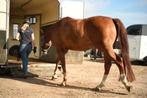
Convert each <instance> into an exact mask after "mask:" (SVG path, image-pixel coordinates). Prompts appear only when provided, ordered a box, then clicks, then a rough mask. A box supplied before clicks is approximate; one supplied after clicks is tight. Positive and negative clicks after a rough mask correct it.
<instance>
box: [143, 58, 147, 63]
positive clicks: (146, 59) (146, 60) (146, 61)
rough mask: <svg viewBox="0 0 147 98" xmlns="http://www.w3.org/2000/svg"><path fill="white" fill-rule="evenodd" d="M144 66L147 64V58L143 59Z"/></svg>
mask: <svg viewBox="0 0 147 98" xmlns="http://www.w3.org/2000/svg"><path fill="white" fill-rule="evenodd" d="M143 61H144V64H147V56H145V57H144V58H143Z"/></svg>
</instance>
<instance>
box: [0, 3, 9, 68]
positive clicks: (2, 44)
mask: <svg viewBox="0 0 147 98" xmlns="http://www.w3.org/2000/svg"><path fill="white" fill-rule="evenodd" d="M9 4H10V0H0V65H7V61H8V37H9V6H10V5H9Z"/></svg>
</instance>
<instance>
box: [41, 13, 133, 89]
mask: <svg viewBox="0 0 147 98" xmlns="http://www.w3.org/2000/svg"><path fill="white" fill-rule="evenodd" d="M44 34H45V39H44V40H45V44H44V47H43V49H47V47H48V43H49V41H52V43H53V44H54V46H55V47H56V50H57V54H58V56H57V61H56V65H58V63H59V61H61V66H62V69H63V82H62V85H64V86H65V85H66V81H67V78H66V62H65V54H66V53H67V51H68V50H69V49H70V50H77V51H85V50H87V49H90V48H95V49H99V50H100V51H103V52H104V60H105V64H104V69H105V71H104V76H103V79H102V81H101V83H100V84H99V85H98V86H97V87H96V89H98V90H99V89H100V88H102V87H103V86H104V83H105V81H106V78H107V76H108V74H109V71H110V67H111V61H114V62H115V63H116V65H117V67H118V69H119V72H120V79H119V80H120V81H121V82H122V83H123V84H124V86H125V87H126V89H127V90H128V91H130V88H131V86H130V85H129V84H128V82H132V81H133V80H135V75H134V73H133V70H132V68H131V63H130V60H129V51H128V40H127V32H126V29H125V27H124V26H123V24H122V22H121V21H120V20H119V19H112V18H110V17H104V16H95V17H90V18H86V19H73V18H70V17H65V18H63V19H61V20H59V21H58V22H56V23H54V24H52V25H50V26H48V27H46V28H45V29H44ZM117 38H119V39H120V44H121V53H122V57H120V56H119V55H117V54H116V53H115V52H114V50H113V44H114V42H115V41H116V39H117ZM55 69H57V66H56V68H55ZM54 74H55V73H54Z"/></svg>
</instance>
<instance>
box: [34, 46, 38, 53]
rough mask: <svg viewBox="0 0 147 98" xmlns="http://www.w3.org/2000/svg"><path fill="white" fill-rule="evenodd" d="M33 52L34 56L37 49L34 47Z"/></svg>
mask: <svg viewBox="0 0 147 98" xmlns="http://www.w3.org/2000/svg"><path fill="white" fill-rule="evenodd" d="M33 52H34V54H35V53H36V52H37V47H36V46H34V48H33Z"/></svg>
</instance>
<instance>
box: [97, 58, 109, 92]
mask: <svg viewBox="0 0 147 98" xmlns="http://www.w3.org/2000/svg"><path fill="white" fill-rule="evenodd" d="M104 60H105V64H104V69H105V71H104V75H103V78H102V81H101V83H100V84H99V85H98V86H97V87H96V90H100V89H101V88H102V87H104V86H105V81H106V79H107V76H108V74H109V71H110V68H111V65H112V63H111V59H110V58H109V57H108V56H107V55H104Z"/></svg>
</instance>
